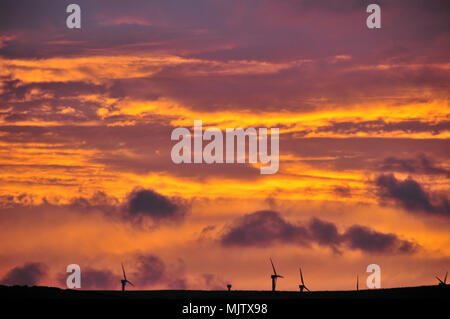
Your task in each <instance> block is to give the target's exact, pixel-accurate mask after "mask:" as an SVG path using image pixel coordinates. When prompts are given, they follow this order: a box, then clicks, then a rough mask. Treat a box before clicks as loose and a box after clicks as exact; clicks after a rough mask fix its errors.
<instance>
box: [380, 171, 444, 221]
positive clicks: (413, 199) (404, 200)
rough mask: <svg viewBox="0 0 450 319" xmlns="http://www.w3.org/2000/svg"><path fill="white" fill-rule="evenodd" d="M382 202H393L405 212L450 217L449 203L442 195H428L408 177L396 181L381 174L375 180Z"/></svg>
mask: <svg viewBox="0 0 450 319" xmlns="http://www.w3.org/2000/svg"><path fill="white" fill-rule="evenodd" d="M375 185H376V186H377V194H378V196H379V198H380V200H382V201H393V202H395V203H396V204H398V205H400V206H401V207H402V208H404V209H405V210H406V211H408V212H411V213H422V214H428V215H438V216H444V217H450V203H449V201H448V199H447V198H446V197H445V196H444V195H439V194H434V193H430V192H427V191H425V190H424V188H423V187H422V185H420V184H419V183H418V182H417V181H415V180H414V179H412V178H411V177H408V178H407V179H405V180H403V181H402V180H398V179H397V178H396V177H395V176H394V175H393V174H383V175H380V176H378V177H377V179H376V180H375Z"/></svg>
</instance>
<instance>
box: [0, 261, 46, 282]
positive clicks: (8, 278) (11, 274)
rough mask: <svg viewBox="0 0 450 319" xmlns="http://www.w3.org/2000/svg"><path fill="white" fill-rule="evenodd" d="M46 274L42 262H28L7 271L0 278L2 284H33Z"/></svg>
mask: <svg viewBox="0 0 450 319" xmlns="http://www.w3.org/2000/svg"><path fill="white" fill-rule="evenodd" d="M46 275H47V266H46V265H45V264H43V263H37V262H29V263H26V264H25V265H23V266H17V267H14V268H12V269H11V270H10V271H8V272H7V273H6V274H5V276H4V277H3V278H2V279H1V280H0V284H2V285H8V286H12V285H19V286H34V285H37V284H38V283H39V282H40V281H41V280H42V279H43V278H44V277H45V276H46Z"/></svg>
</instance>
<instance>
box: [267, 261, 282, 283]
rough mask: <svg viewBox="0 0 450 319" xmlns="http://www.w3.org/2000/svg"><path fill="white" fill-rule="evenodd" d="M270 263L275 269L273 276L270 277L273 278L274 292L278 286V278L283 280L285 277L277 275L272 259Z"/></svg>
mask: <svg viewBox="0 0 450 319" xmlns="http://www.w3.org/2000/svg"><path fill="white" fill-rule="evenodd" d="M270 263H271V264H272V268H273V275H271V276H270V278H272V291H275V288H276V285H277V278H283V276H280V275H278V274H277V271H276V270H275V266H274V265H273V261H272V258H270Z"/></svg>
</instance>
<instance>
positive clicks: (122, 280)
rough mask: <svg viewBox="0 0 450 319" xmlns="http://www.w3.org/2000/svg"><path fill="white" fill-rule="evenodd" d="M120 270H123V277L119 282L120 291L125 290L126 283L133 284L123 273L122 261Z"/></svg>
mask: <svg viewBox="0 0 450 319" xmlns="http://www.w3.org/2000/svg"><path fill="white" fill-rule="evenodd" d="M122 272H123V279H121V280H120V282H121V283H122V291H125V286H126V284H130V285H132V286H133V287H134V285H133V283H132V282H131V281H129V280H127V275H126V274H125V268H123V263H122Z"/></svg>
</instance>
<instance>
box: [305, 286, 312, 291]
mask: <svg viewBox="0 0 450 319" xmlns="http://www.w3.org/2000/svg"><path fill="white" fill-rule="evenodd" d="M303 287H304V288H305V289H306V290H308V291H311V290H309V289H308V287H306V286H303Z"/></svg>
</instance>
